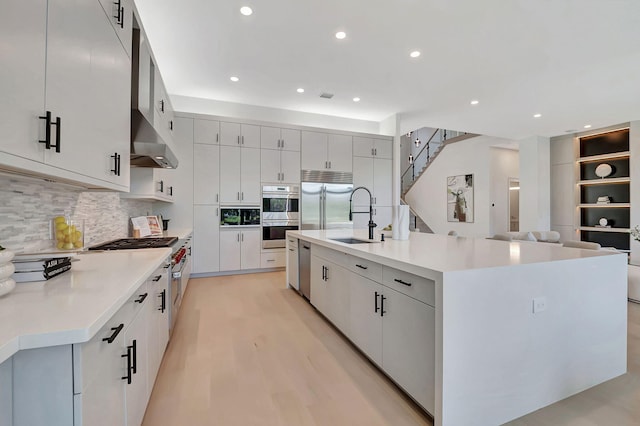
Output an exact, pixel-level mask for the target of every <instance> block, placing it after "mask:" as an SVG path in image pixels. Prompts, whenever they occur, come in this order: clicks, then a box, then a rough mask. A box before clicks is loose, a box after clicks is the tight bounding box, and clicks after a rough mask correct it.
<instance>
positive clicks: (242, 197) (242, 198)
mask: <svg viewBox="0 0 640 426" xmlns="http://www.w3.org/2000/svg"><path fill="white" fill-rule="evenodd" d="M240 194H241V195H242V196H241V197H240V199H241V200H243V201H244V192H241V193H240Z"/></svg>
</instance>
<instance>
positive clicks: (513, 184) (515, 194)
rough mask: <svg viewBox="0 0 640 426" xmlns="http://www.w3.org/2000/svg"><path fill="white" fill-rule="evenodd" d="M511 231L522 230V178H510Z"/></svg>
mask: <svg viewBox="0 0 640 426" xmlns="http://www.w3.org/2000/svg"><path fill="white" fill-rule="evenodd" d="M509 231H515V232H518V231H520V179H518V178H509Z"/></svg>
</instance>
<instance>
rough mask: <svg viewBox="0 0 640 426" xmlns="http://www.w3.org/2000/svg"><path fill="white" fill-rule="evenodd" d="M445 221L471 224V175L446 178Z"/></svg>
mask: <svg viewBox="0 0 640 426" xmlns="http://www.w3.org/2000/svg"><path fill="white" fill-rule="evenodd" d="M447 221H448V222H467V223H471V222H473V175H472V174H470V175H457V176H449V177H448V178H447Z"/></svg>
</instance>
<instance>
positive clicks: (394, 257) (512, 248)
mask: <svg viewBox="0 0 640 426" xmlns="http://www.w3.org/2000/svg"><path fill="white" fill-rule="evenodd" d="M367 234H368V231H367V230H351V229H335V230H324V231H287V235H291V236H294V237H298V238H301V239H303V240H305V241H309V242H311V243H316V244H319V245H323V246H325V247H329V248H332V249H336V250H340V251H342V252H344V253H348V254H352V255H354V256H359V257H362V258H365V259H368V260H371V261H374V262H378V263H382V264H385V263H386V264H389V265H390V266H395V267H400V266H401V265H402V264H406V265H411V266H412V267H414V268H415V267H418V268H425V269H429V270H432V271H438V272H452V271H464V270H470V269H483V268H495V267H505V266H514V265H524V264H532V263H542V262H554V261H561V260H571V259H581V258H589V257H597V256H612V255H618V256H625V254H623V253H617V252H612V251H607V250H582V249H574V248H565V247H562V245H560V244H548V243H538V242H532V241H512V242H507V241H497V240H489V239H484V238H466V237H451V236H448V235H440V234H426V233H419V232H410V233H409V239H408V240H404V241H399V240H393V239H389V238H387V239H386V240H385V241H384V242H380V241H379V240H377V241H376V242H373V243H370V244H345V243H341V242H338V241H332V240H330V238H345V237H351V236H353V237H355V238H358V239H364V240H366V239H367V237H368V235H367ZM376 238H377V239H379V238H380V236H379V234H376ZM385 259H386V260H387V262H385ZM389 261H391V263H390V262H389Z"/></svg>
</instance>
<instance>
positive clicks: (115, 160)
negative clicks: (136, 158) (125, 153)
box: [110, 152, 119, 176]
mask: <svg viewBox="0 0 640 426" xmlns="http://www.w3.org/2000/svg"><path fill="white" fill-rule="evenodd" d="M118 155H119V154H118V153H117V152H116V153H115V154H113V155H111V156H110V158H113V169H111V172H112V173H113V174H114V175H116V176H118Z"/></svg>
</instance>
